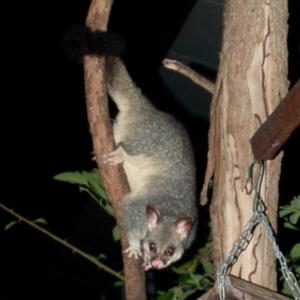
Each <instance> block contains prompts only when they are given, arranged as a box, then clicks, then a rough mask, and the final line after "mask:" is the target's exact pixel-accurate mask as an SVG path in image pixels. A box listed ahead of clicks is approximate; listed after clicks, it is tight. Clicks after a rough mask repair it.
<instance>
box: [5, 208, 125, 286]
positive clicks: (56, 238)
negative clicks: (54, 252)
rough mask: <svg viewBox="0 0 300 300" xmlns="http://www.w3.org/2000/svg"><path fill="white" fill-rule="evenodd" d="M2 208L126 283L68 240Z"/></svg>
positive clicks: (121, 277) (118, 275)
mask: <svg viewBox="0 0 300 300" xmlns="http://www.w3.org/2000/svg"><path fill="white" fill-rule="evenodd" d="M0 207H1V208H2V209H3V210H5V211H6V212H8V213H10V214H11V215H13V216H15V217H16V218H18V219H19V220H20V221H22V222H24V223H26V224H28V225H29V226H31V227H33V228H35V229H37V230H38V231H40V232H42V233H43V234H45V235H47V236H49V237H50V238H51V239H53V240H54V241H56V242H58V243H60V244H62V245H64V246H65V247H67V248H69V249H71V250H72V252H74V253H77V254H79V255H81V256H82V257H84V258H85V259H87V260H89V261H90V262H92V263H93V264H95V265H96V266H97V267H98V268H100V269H103V270H104V271H106V272H108V273H110V274H112V275H113V276H115V277H117V278H119V279H121V280H122V281H125V278H124V277H123V276H122V275H120V274H119V273H117V272H116V271H114V270H113V269H111V268H109V267H107V266H106V265H104V264H103V263H101V262H100V261H99V260H97V258H95V257H94V256H92V255H90V254H87V253H86V252H83V251H82V250H80V249H78V248H76V247H75V246H73V245H72V244H70V243H68V242H67V241H66V240H63V239H61V238H59V237H58V236H56V235H54V234H53V233H51V232H49V231H48V230H46V229H44V228H42V227H40V226H39V225H37V224H36V223H34V221H29V220H28V219H26V218H25V217H23V216H21V215H19V214H18V213H16V212H14V211H13V210H12V209H9V208H8V207H7V206H5V205H3V204H2V203H0Z"/></svg>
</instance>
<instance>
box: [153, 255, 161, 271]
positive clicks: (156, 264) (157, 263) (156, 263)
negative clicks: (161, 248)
mask: <svg viewBox="0 0 300 300" xmlns="http://www.w3.org/2000/svg"><path fill="white" fill-rule="evenodd" d="M152 266H153V268H156V269H160V268H162V267H163V262H162V260H161V259H160V257H157V258H155V259H154V260H153V261H152Z"/></svg>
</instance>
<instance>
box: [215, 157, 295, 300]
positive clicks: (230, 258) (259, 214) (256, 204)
mask: <svg viewBox="0 0 300 300" xmlns="http://www.w3.org/2000/svg"><path fill="white" fill-rule="evenodd" d="M258 163H259V165H260V174H259V178H258V181H257V184H256V187H255V195H254V199H253V215H252V217H251V219H250V221H249V222H248V223H247V225H246V226H245V228H244V230H243V231H242V233H241V235H240V236H239V238H238V239H237V240H236V242H235V243H234V245H233V248H232V250H231V251H230V253H229V254H228V255H227V257H226V258H225V259H224V261H223V262H222V264H221V265H220V267H219V269H218V271H217V280H218V288H219V298H220V300H225V297H226V290H225V288H226V286H227V285H228V284H227V285H226V283H225V276H226V272H227V270H228V268H229V267H230V266H231V265H232V264H234V262H235V260H236V259H237V257H238V256H239V255H240V253H241V251H242V250H244V249H246V247H247V246H248V244H249V242H250V240H251V237H252V232H253V231H254V229H255V227H256V225H257V224H258V223H261V225H262V226H263V228H264V230H265V232H266V234H267V236H268V238H269V240H270V242H271V244H272V247H273V250H274V253H275V256H276V258H277V259H278V260H279V263H280V266H281V271H282V274H283V276H284V279H285V280H286V282H287V284H288V286H289V288H290V290H291V292H292V293H293V296H294V299H296V300H300V288H299V284H298V282H297V281H296V278H295V276H294V274H293V273H292V272H291V271H290V270H289V268H288V266H287V262H286V259H285V257H284V255H283V254H282V252H281V251H280V250H279V247H278V245H277V244H276V240H275V237H274V234H273V230H272V228H271V226H270V222H269V221H268V219H267V217H266V215H265V213H264V212H265V206H264V203H263V201H262V200H261V199H260V187H261V182H262V178H263V173H264V163H263V162H261V161H260V162H258ZM254 164H255V162H253V163H252V164H251V165H250V167H249V175H248V180H249V179H252V169H253V165H254Z"/></svg>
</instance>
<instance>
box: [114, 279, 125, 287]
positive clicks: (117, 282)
mask: <svg viewBox="0 0 300 300" xmlns="http://www.w3.org/2000/svg"><path fill="white" fill-rule="evenodd" d="M114 286H124V281H121V280H120V281H116V282H115V283H114Z"/></svg>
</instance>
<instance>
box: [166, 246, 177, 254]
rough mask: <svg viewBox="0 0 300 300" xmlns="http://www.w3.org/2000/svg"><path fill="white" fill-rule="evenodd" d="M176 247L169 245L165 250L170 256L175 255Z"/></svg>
mask: <svg viewBox="0 0 300 300" xmlns="http://www.w3.org/2000/svg"><path fill="white" fill-rule="evenodd" d="M175 249H176V248H175V247H169V248H167V250H166V251H165V254H166V255H168V256H173V255H174V253H175Z"/></svg>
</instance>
